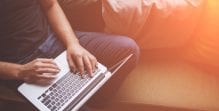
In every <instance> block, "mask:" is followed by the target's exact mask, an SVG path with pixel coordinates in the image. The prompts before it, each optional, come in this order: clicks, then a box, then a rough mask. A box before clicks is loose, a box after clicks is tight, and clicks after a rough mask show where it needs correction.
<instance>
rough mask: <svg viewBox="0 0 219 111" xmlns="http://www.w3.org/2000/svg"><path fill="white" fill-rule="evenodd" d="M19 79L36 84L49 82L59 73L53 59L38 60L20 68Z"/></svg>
mask: <svg viewBox="0 0 219 111" xmlns="http://www.w3.org/2000/svg"><path fill="white" fill-rule="evenodd" d="M20 69H21V70H20V71H19V74H18V76H19V78H20V79H21V80H23V81H25V82H28V83H38V82H39V81H47V82H48V81H51V80H53V79H54V78H55V77H56V74H57V73H59V71H60V69H59V68H58V66H57V65H56V63H55V62H54V61H53V59H43V58H38V59H35V60H33V61H31V62H29V63H27V64H24V65H22V66H21V68H20Z"/></svg>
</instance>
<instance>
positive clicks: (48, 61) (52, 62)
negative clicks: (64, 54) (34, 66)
mask: <svg viewBox="0 0 219 111" xmlns="http://www.w3.org/2000/svg"><path fill="white" fill-rule="evenodd" d="M37 61H40V62H42V63H49V64H54V65H56V66H57V64H56V63H55V62H54V60H53V59H45V58H38V59H37Z"/></svg>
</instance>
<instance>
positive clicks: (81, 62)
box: [67, 44, 97, 77]
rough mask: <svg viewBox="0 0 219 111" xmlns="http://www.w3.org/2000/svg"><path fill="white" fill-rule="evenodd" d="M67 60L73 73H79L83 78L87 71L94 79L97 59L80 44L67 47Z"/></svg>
mask: <svg viewBox="0 0 219 111" xmlns="http://www.w3.org/2000/svg"><path fill="white" fill-rule="evenodd" d="M67 59H68V63H69V66H70V68H71V70H72V71H73V72H76V71H79V72H80V74H81V76H82V77H83V74H84V73H85V70H86V71H87V73H88V74H89V76H91V77H92V73H93V71H94V70H95V68H96V65H97V59H96V58H95V57H94V56H93V55H92V54H91V53H89V52H88V51H87V50H86V49H84V48H83V47H82V46H81V45H80V44H72V45H71V46H69V47H67Z"/></svg>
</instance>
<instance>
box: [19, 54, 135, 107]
mask: <svg viewBox="0 0 219 111" xmlns="http://www.w3.org/2000/svg"><path fill="white" fill-rule="evenodd" d="M131 56H132V54H131V55H129V56H128V57H126V58H124V59H123V60H121V61H120V62H119V63H117V64H116V65H114V67H115V68H114V70H113V72H110V71H109V70H108V69H107V68H106V67H105V66H103V65H102V64H100V63H98V66H97V69H96V71H95V72H94V76H93V77H92V78H90V77H89V76H88V75H87V74H86V75H85V77H84V79H82V78H81V76H80V75H79V74H73V73H72V72H70V69H69V66H68V63H67V60H66V52H63V53H62V54H60V55H59V56H58V57H57V58H55V62H56V63H57V65H58V66H59V68H60V69H61V71H60V72H59V74H58V75H57V78H56V79H55V80H54V81H52V82H51V84H49V85H44V86H43V85H36V84H28V83H23V84H22V85H20V86H19V87H18V91H19V92H20V93H21V94H22V95H23V96H24V97H25V98H26V99H27V100H29V101H30V102H31V103H32V104H33V105H34V106H35V107H36V108H37V109H39V110H41V111H77V110H79V108H80V107H81V106H82V105H83V104H84V103H85V102H86V101H87V100H88V99H89V98H90V97H91V96H92V95H93V94H94V93H95V92H96V91H97V90H98V89H99V88H100V87H101V86H103V84H104V83H105V82H106V81H107V80H108V79H109V78H110V77H111V76H112V75H113V74H114V73H115V72H116V71H117V70H118V69H119V68H120V67H121V66H123V65H124V64H125V63H126V62H127V60H128V59H129V58H130V57H131ZM112 68H113V67H112Z"/></svg>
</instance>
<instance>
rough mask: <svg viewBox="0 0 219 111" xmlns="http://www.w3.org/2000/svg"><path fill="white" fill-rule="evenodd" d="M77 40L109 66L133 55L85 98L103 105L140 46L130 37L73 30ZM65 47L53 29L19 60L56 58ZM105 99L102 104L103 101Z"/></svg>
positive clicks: (119, 81)
mask: <svg viewBox="0 0 219 111" xmlns="http://www.w3.org/2000/svg"><path fill="white" fill-rule="evenodd" d="M75 34H76V36H77V37H78V39H79V41H80V44H81V45H82V46H83V47H84V48H86V49H87V50H88V51H89V52H90V53H92V54H93V55H94V56H95V57H96V58H97V60H98V61H99V62H100V63H102V64H104V65H105V66H107V67H108V68H109V67H111V66H113V65H114V64H116V63H117V62H118V61H120V60H121V59H122V58H124V57H126V56H128V55H129V54H133V56H132V58H131V59H130V60H129V61H128V62H127V63H126V64H125V65H124V66H123V67H122V68H121V69H120V70H119V71H118V72H117V73H116V74H115V75H114V76H113V77H112V78H111V79H110V80H109V81H108V82H107V83H106V84H105V85H104V86H103V87H102V88H101V89H100V90H99V91H98V92H97V93H96V94H95V95H94V96H93V97H92V98H91V99H90V100H89V101H88V104H89V105H92V106H97V107H100V106H103V105H105V104H106V103H107V101H108V100H109V99H110V98H112V96H113V95H114V94H115V92H116V91H117V89H118V88H119V87H120V85H121V83H122V81H123V80H124V79H125V76H127V74H128V73H130V72H131V70H132V69H133V68H134V67H135V66H136V64H137V62H138V59H139V55H140V54H139V47H138V46H137V44H136V43H135V42H134V41H133V40H132V39H130V38H128V37H124V36H117V35H109V34H104V33H95V32H79V31H75ZM64 50H65V47H64V45H63V44H62V43H61V42H60V40H58V38H56V36H55V35H54V34H53V33H50V35H49V37H48V38H47V39H46V40H45V42H43V43H42V44H41V45H40V46H39V47H38V48H37V49H36V50H35V51H33V52H32V53H31V55H28V56H27V57H26V58H25V59H23V60H20V61H19V63H21V64H24V63H27V62H30V61H32V60H34V59H36V58H55V57H56V56H57V55H59V54H60V53H62V52H63V51H64ZM102 103H104V104H102Z"/></svg>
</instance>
